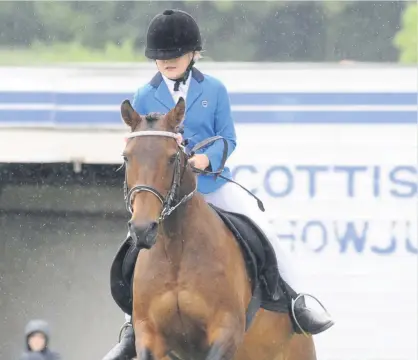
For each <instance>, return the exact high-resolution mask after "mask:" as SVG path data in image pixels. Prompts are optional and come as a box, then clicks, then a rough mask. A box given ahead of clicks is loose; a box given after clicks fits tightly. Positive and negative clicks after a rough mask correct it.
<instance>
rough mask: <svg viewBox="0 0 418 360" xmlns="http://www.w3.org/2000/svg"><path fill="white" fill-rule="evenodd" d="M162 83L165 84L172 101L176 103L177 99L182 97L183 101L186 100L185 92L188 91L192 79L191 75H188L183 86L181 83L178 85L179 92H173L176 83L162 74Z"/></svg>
mask: <svg viewBox="0 0 418 360" xmlns="http://www.w3.org/2000/svg"><path fill="white" fill-rule="evenodd" d="M161 75H162V77H163V79H164V82H165V83H166V85H167V87H168V90H169V91H170V94H171V96H172V97H173V99H174V102H175V103H177V101H178V99H179V98H180V96H181V97H183V99H185V100H186V98H187V92H188V91H189V86H190V80H191V78H192V73H191V72H190V73H189V76H188V78H187V80H186V83H185V84H183V82H181V83H180V86H179V91H174V84H175V83H176V81H175V80H171V79H169V78H168V77H166V76H164V75H163V74H161Z"/></svg>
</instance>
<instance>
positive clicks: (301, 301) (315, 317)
mask: <svg viewBox="0 0 418 360" xmlns="http://www.w3.org/2000/svg"><path fill="white" fill-rule="evenodd" d="M281 282H282V286H283V287H284V291H285V293H286V295H287V297H288V298H289V300H290V316H291V319H292V322H293V324H294V325H295V326H294V329H295V332H296V333H298V334H311V335H315V334H319V333H321V332H323V331H325V330H328V329H329V328H330V327H331V326H333V325H334V324H335V322H334V321H333V320H332V319H331V316H330V315H329V314H328V312H327V311H326V309H325V307H324V306H323V305H322V304H321V302H320V301H319V300H318V299H316V298H315V297H314V296H312V295H309V294H297V293H296V292H295V291H294V290H293V289H292V288H291V287H290V286H289V285H288V284H287V283H286V282H285V281H283V279H281ZM305 296H308V297H311V298H313V299H315V300H316V301H317V302H318V303H319V304H320V305H321V307H322V308H323V309H324V310H325V312H324V313H323V314H322V313H320V312H318V311H316V310H314V309H311V308H308V307H307V306H306V303H305Z"/></svg>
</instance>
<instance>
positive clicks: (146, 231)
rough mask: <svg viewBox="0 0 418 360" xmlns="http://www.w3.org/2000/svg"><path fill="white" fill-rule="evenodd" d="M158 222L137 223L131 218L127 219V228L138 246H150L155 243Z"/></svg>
mask: <svg viewBox="0 0 418 360" xmlns="http://www.w3.org/2000/svg"><path fill="white" fill-rule="evenodd" d="M157 228H158V223H157V222H155V221H150V222H146V223H141V224H137V223H135V222H134V221H133V220H130V221H128V229H129V233H130V235H131V237H132V239H133V240H134V241H135V243H136V244H137V245H138V246H139V245H141V246H144V247H146V248H148V249H149V248H150V247H152V246H153V245H154V244H155V241H156V237H157Z"/></svg>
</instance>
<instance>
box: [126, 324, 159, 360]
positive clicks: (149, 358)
mask: <svg viewBox="0 0 418 360" xmlns="http://www.w3.org/2000/svg"><path fill="white" fill-rule="evenodd" d="M134 329H135V346H136V354H137V357H136V359H137V360H165V359H167V358H166V357H165V356H166V352H167V351H166V347H165V343H164V340H163V339H162V337H161V336H160V335H159V334H157V333H156V332H155V331H153V329H152V328H151V326H150V325H149V324H147V322H146V321H136V322H135V325H134Z"/></svg>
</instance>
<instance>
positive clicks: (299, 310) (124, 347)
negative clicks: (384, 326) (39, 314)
mask: <svg viewBox="0 0 418 360" xmlns="http://www.w3.org/2000/svg"><path fill="white" fill-rule="evenodd" d="M201 50H202V45H201V36H200V31H199V27H198V25H197V24H196V22H195V20H194V19H193V18H192V16H191V15H189V14H187V13H186V12H183V11H180V10H166V11H164V12H163V13H162V14H159V15H157V16H156V17H155V18H154V19H153V20H152V21H151V23H150V25H149V28H148V33H147V46H146V50H145V55H146V56H147V57H148V58H149V59H152V60H155V62H156V65H157V68H158V73H157V74H156V75H155V76H154V78H153V79H152V80H151V82H150V83H148V84H146V85H145V86H143V87H141V88H140V89H139V90H138V91H137V93H136V94H135V96H134V101H133V107H134V109H135V110H136V111H137V112H138V113H139V114H148V113H150V112H161V113H166V112H168V111H169V110H170V109H171V108H173V107H174V106H175V104H176V103H177V100H178V99H179V98H180V97H183V98H184V99H185V100H186V104H187V113H186V119H185V122H184V137H185V138H189V137H192V138H191V141H190V145H192V146H193V145H194V144H196V143H198V142H200V141H202V140H204V139H207V138H209V137H212V136H215V135H220V136H222V137H223V138H225V139H226V140H227V142H228V156H229V155H230V154H231V153H232V152H233V150H234V148H235V146H236V137H235V127H234V123H233V120H232V116H231V108H230V104H229V97H228V93H227V90H226V88H225V86H224V85H223V84H222V83H221V82H220V81H219V80H217V79H215V78H213V77H211V76H209V75H204V74H202V73H200V72H199V71H198V70H197V69H195V68H194V64H195V62H196V61H197V60H198V58H199V56H200V51H201ZM222 155H223V143H222V141H217V142H215V143H213V144H212V145H210V146H209V147H208V148H207V149H206V150H203V152H201V153H199V154H196V155H194V156H193V157H192V158H191V161H193V165H194V167H196V168H198V169H201V170H205V169H207V168H209V169H212V170H213V171H215V170H217V169H218V168H219V166H220V164H221V159H222ZM222 175H224V176H226V177H229V178H230V177H231V172H230V170H229V169H228V168H227V167H225V169H224V171H223V173H222ZM198 191H199V192H200V193H202V194H203V195H204V197H205V199H206V200H207V202H210V203H212V204H214V205H215V206H217V207H219V208H221V209H224V210H227V211H232V212H237V213H241V214H243V215H246V216H248V217H249V218H251V219H252V220H253V221H254V222H255V223H256V224H257V225H258V226H259V227H260V228H261V229H262V230H263V231H264V232H265V233H266V235H267V236H268V238H269V239H270V241H271V243H272V245H273V247H274V250H275V252H276V256H277V263H278V267H279V271H280V275H281V277H282V279H283V280H284V282H285V284H284V286H288V287H289V288H291V289H292V290H294V292H295V293H296V294H297V292H296V289H295V281H294V279H293V274H292V271H291V268H290V265H289V264H288V263H287V261H286V259H285V253H284V252H283V250H282V249H281V248H280V245H279V244H278V240H277V237H276V236H275V233H274V229H272V228H271V225H270V223H269V222H268V220H267V218H266V217H265V216H264V215H263V213H262V212H261V211H260V210H259V209H258V208H257V206H256V203H255V202H254V199H253V198H252V197H250V196H248V194H246V193H245V192H244V191H242V190H241V189H240V188H239V187H238V186H236V185H234V184H232V183H229V182H226V181H225V180H223V179H221V178H217V179H216V180H215V179H214V177H213V176H208V175H199V181H198ZM297 290H300V289H297ZM292 292H293V291H292ZM290 316H292V317H293V319H292V320H293V321H294V322H295V323H296V324H299V326H300V328H301V329H299V331H300V332H302V331H303V332H306V333H310V334H318V333H320V332H322V331H325V330H326V329H328V328H330V327H331V326H332V325H333V324H334V322H333V320H332V319H330V318H329V317H328V316H327V315H326V314H320V313H317V312H315V311H313V310H311V309H309V308H307V307H306V305H305V303H304V301H301V302H296V303H295V308H294V313H293V314H291V315H290ZM127 320H128V321H127V323H126V324H125V332H124V335H123V337H122V339H121V341H120V342H119V344H117V345H116V346H115V347H114V348H113V349H112V350H111V351H110V352H109V353H108V354H107V355H106V356H105V358H104V360H116V359H118V360H120V359H131V358H132V357H135V355H136V353H135V344H134V333H133V329H132V325H131V323H130V317H129V316H128V315H127ZM296 331H297V332H299V331H298V329H297V328H296Z"/></svg>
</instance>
